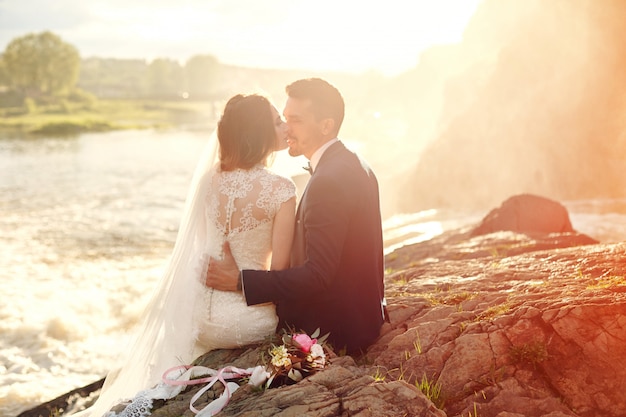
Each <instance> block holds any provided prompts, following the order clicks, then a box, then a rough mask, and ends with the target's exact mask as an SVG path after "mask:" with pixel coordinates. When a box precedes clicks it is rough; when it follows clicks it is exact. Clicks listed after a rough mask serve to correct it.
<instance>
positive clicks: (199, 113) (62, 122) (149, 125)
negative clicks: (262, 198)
mask: <svg viewBox="0 0 626 417" xmlns="http://www.w3.org/2000/svg"><path fill="white" fill-rule="evenodd" d="M219 104H221V103H217V102H215V101H189V100H148V99H145V100H143V99H141V100H127V99H120V100H113V99H106V100H105V99H98V100H96V101H93V102H90V103H75V102H61V103H59V104H48V105H39V106H33V107H32V108H27V107H5V108H0V135H2V136H6V135H10V136H19V137H27V138H30V137H33V138H36V137H41V136H69V135H77V134H81V133H97V132H109V131H114V130H136V129H171V128H176V127H189V126H193V127H194V129H207V130H210V127H211V126H212V125H214V124H215V122H216V120H217V118H218V117H219V114H216V113H217V112H216V109H218V108H220V107H219Z"/></svg>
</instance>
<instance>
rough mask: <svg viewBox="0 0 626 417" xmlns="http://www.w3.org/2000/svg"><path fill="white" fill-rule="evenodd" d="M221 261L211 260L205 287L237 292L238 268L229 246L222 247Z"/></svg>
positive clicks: (225, 244) (226, 244)
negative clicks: (222, 255) (222, 256)
mask: <svg viewBox="0 0 626 417" xmlns="http://www.w3.org/2000/svg"><path fill="white" fill-rule="evenodd" d="M222 250H223V251H224V258H223V259H221V260H220V259H215V258H211V259H210V260H209V267H208V269H207V273H206V281H205V283H206V286H207V287H210V288H215V289H216V290H221V291H237V289H238V286H239V267H238V266H237V263H236V262H235V258H234V257H233V254H232V253H231V252H230V245H229V244H228V242H225V243H224V245H223V246H222Z"/></svg>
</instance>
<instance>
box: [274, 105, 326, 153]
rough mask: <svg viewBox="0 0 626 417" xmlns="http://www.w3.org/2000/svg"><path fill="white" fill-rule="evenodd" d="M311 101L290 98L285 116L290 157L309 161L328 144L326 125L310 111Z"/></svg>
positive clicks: (284, 112)
mask: <svg viewBox="0 0 626 417" xmlns="http://www.w3.org/2000/svg"><path fill="white" fill-rule="evenodd" d="M310 108H311V100H308V99H306V100H301V99H296V98H292V97H289V98H288V99H287V103H286V104H285V110H284V111H283V115H284V116H285V121H286V122H287V127H288V133H287V145H288V146H289V155H291V156H299V155H304V156H305V157H306V158H307V159H311V156H312V155H313V154H314V153H315V151H316V150H317V149H318V148H319V147H320V146H322V145H323V144H324V143H325V142H326V140H327V139H326V137H325V135H324V132H325V123H323V122H320V121H318V120H317V119H316V117H315V115H314V114H313V112H312V111H311V110H310Z"/></svg>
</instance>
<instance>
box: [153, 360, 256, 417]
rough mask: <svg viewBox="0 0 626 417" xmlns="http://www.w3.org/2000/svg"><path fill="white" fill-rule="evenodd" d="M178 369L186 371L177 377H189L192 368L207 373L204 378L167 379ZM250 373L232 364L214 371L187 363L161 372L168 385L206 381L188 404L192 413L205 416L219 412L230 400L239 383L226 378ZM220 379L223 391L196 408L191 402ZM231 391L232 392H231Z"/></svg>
mask: <svg viewBox="0 0 626 417" xmlns="http://www.w3.org/2000/svg"><path fill="white" fill-rule="evenodd" d="M180 369H185V370H186V371H185V372H184V373H183V374H181V375H180V376H179V377H178V378H180V377H182V376H183V375H185V374H187V373H188V374H189V377H191V374H192V373H193V370H194V369H195V370H202V371H204V372H207V373H208V374H209V375H211V374H213V375H211V376H208V377H205V378H198V379H169V378H168V377H167V376H168V375H169V374H170V373H171V372H173V371H176V370H180ZM250 375H252V372H250V371H248V370H246V369H240V368H236V367H234V366H226V367H224V368H222V369H220V370H219V371H215V370H214V369H211V368H206V367H203V366H189V365H180V366H175V367H173V368H170V369H168V370H167V371H165V372H164V373H163V377H162V380H163V382H164V383H165V384H168V385H177V386H180V385H196V384H204V383H208V384H207V385H206V386H205V387H203V388H202V389H200V390H199V391H198V392H197V393H196V394H195V395H194V396H193V397H192V398H191V401H190V404H189V409H190V410H191V411H192V412H193V413H194V414H200V415H201V416H205V415H209V416H213V415H215V414H217V413H219V412H220V411H221V410H222V409H223V408H224V407H226V405H227V404H228V401H229V400H230V397H231V395H232V393H233V392H235V391H236V390H237V389H238V388H239V385H238V384H236V383H234V382H229V383H227V382H226V379H234V378H242V377H244V376H250ZM217 381H220V382H221V383H222V384H223V385H224V393H223V394H222V395H220V397H219V398H218V399H217V400H215V401H214V402H211V403H209V404H208V405H207V406H206V407H204V408H203V409H202V410H198V409H196V408H195V407H194V406H193V404H194V403H195V402H196V401H197V400H198V398H200V396H202V394H204V393H205V392H206V391H208V390H209V389H211V387H212V386H213V385H214V384H215V383H216V382H217ZM231 391H232V392H231Z"/></svg>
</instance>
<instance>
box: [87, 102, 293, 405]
mask: <svg viewBox="0 0 626 417" xmlns="http://www.w3.org/2000/svg"><path fill="white" fill-rule="evenodd" d="M215 136H216V135H212V137H211V140H210V141H209V144H208V145H207V146H206V149H205V151H204V152H203V155H202V156H201V159H200V162H199V164H198V167H197V168H196V172H195V174H194V178H193V180H192V184H191V187H190V191H189V195H188V196H187V201H186V206H185V210H184V213H183V217H182V220H181V224H180V228H179V231H178V236H177V238H176V243H175V246H174V250H173V253H172V255H171V258H170V260H169V263H168V266H167V268H166V270H165V273H164V275H163V277H162V279H161V281H160V283H159V285H158V288H157V290H156V292H155V294H154V295H153V297H152V299H151V301H150V303H149V304H148V307H147V309H146V311H145V313H144V316H143V318H142V320H141V322H140V325H139V331H138V334H137V335H136V338H135V341H134V343H133V344H132V345H131V348H130V349H129V350H128V353H127V354H126V356H125V357H124V358H122V359H121V360H120V362H119V365H118V366H117V367H116V368H115V369H114V370H112V371H111V372H110V373H109V374H108V375H107V377H106V380H105V382H104V386H103V388H102V391H101V393H100V397H99V398H98V401H96V403H95V404H94V405H93V406H92V407H90V408H88V409H87V410H84V411H82V412H80V413H78V414H75V415H77V416H90V417H100V416H102V415H103V414H105V413H106V412H107V411H108V410H110V409H111V407H113V406H114V405H116V404H117V403H119V402H121V401H124V400H128V399H130V398H132V397H133V396H135V394H137V393H138V392H139V391H141V390H144V389H148V388H150V387H153V386H154V385H156V384H157V383H159V382H160V381H161V377H162V375H163V373H164V372H165V371H166V370H167V369H170V368H172V367H174V366H177V365H185V364H190V363H191V362H192V361H193V359H195V358H196V357H197V356H199V355H200V354H202V353H205V352H207V351H209V350H212V349H219V348H235V347H239V346H244V345H247V344H251V343H254V342H259V341H261V340H263V339H264V338H266V337H267V336H268V335H270V334H273V333H274V332H275V329H276V324H277V322H278V319H277V317H276V312H275V306H274V305H273V304H266V305H260V306H252V307H248V306H247V305H246V302H245V300H244V298H243V295H242V293H241V292H222V291H218V290H213V289H209V288H206V287H205V286H204V285H203V277H204V275H205V273H206V268H207V263H208V260H209V258H210V257H211V256H213V257H216V256H217V257H219V256H220V255H221V248H222V244H223V243H224V242H225V241H228V242H229V244H230V247H231V250H232V253H233V255H234V257H235V259H236V261H237V264H238V266H239V267H240V269H246V268H247V269H284V268H287V267H288V266H289V254H290V250H291V242H292V238H293V230H294V217H295V206H296V197H295V196H296V189H295V185H294V183H293V182H292V181H291V180H290V179H287V178H286V177H283V176H279V175H278V174H276V173H274V172H272V171H270V170H269V169H268V168H267V165H268V159H270V158H271V156H272V153H273V152H274V151H277V150H281V149H285V148H286V147H287V144H286V141H285V139H286V136H287V127H286V124H285V123H284V122H283V121H282V119H281V117H280V115H279V114H278V112H277V111H276V109H275V108H274V106H273V105H271V104H270V102H269V101H268V100H267V99H266V98H265V97H263V96H260V95H246V96H244V95H236V96H234V97H232V98H231V99H230V100H229V101H228V102H227V104H226V106H225V108H224V111H223V114H222V117H221V119H220V121H219V122H218V127H217V138H216V137H215ZM218 142H219V143H218Z"/></svg>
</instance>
